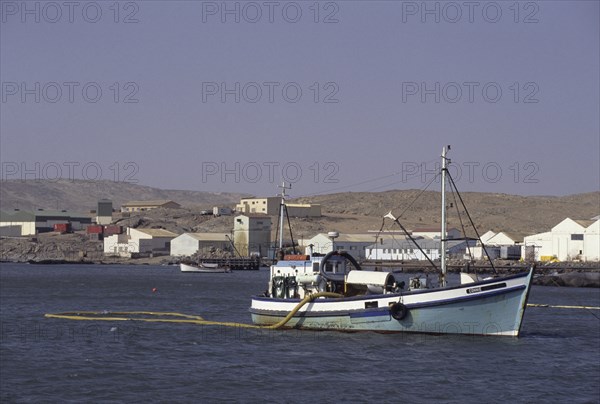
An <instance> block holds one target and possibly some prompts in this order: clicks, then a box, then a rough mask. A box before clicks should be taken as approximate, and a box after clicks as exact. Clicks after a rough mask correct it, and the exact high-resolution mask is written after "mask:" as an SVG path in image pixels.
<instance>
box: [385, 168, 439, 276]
mask: <svg viewBox="0 0 600 404" xmlns="http://www.w3.org/2000/svg"><path fill="white" fill-rule="evenodd" d="M439 175H440V173H437V174H436V175H434V176H433V178H431V180H430V181H429V182H428V183H427V184H425V186H424V187H423V188H421V190H420V191H419V193H418V194H417V196H415V197H414V198H413V200H412V202H411V203H409V204H408V206H407V207H406V208H405V209H404V210H403V211H402V213H400V215H399V216H398V217H402V215H404V213H406V211H407V210H408V209H410V208H411V206H412V205H413V204H414V203H415V202H416V201H417V199H419V198H420V197H421V195H422V194H423V193H424V192H425V191H426V190H427V188H429V186H430V185H431V184H432V183H433V181H435V180H436V179H437V178H438V176H439ZM399 208H400V207H399V206H398V207H397V208H395V209H399ZM392 211H393V210H392ZM390 212H391V211H390ZM395 222H396V223H398V225H399V226H400V228H401V229H402V231H404V234H405V235H406V236H408V237H409V238H410V239H411V240H412V242H413V243H415V245H416V246H417V247H418V248H419V250H421V252H422V253H423V255H424V256H425V258H427V260H428V261H429V262H430V263H431V265H433V267H434V268H435V269H437V267H436V266H435V264H434V263H433V262H432V261H431V260H430V259H429V256H428V255H427V254H425V252H424V251H423V250H422V249H421V247H420V246H419V245H418V244H417V243H416V242H415V241H414V239H413V238H412V236H411V235H410V234H408V231H407V230H406V229H405V228H404V226H402V224H401V223H400V221H399V220H398V219H396V220H395ZM384 226H385V216H384V218H383V222H382V223H381V227H380V229H379V231H378V232H377V234H376V237H379V235H380V234H381V232H382V231H383V227H384Z"/></svg>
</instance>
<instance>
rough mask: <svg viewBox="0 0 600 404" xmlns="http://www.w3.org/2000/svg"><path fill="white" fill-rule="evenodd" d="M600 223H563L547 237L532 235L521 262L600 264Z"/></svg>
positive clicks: (597, 221)
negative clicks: (591, 262) (576, 261)
mask: <svg viewBox="0 0 600 404" xmlns="http://www.w3.org/2000/svg"><path fill="white" fill-rule="evenodd" d="M599 233H600V219H598V218H594V220H573V219H570V218H566V219H564V220H563V221H562V222H560V223H559V224H557V225H556V226H554V227H553V228H552V230H551V231H549V232H545V233H538V234H533V235H531V236H527V237H525V239H524V241H523V249H522V258H523V259H526V260H527V259H528V258H530V257H531V258H533V259H535V260H536V261H549V260H552V259H557V260H559V261H571V260H581V261H598V260H600V251H599V250H600V234H599Z"/></svg>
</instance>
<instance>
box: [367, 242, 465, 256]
mask: <svg viewBox="0 0 600 404" xmlns="http://www.w3.org/2000/svg"><path fill="white" fill-rule="evenodd" d="M415 242H416V243H417V244H418V245H419V247H421V249H422V250H423V251H424V252H425V254H427V257H429V259H430V260H437V259H440V249H441V244H442V241H441V240H440V239H439V238H436V239H430V238H419V239H415ZM467 245H469V246H470V247H472V246H474V245H475V241H473V240H448V241H447V243H446V252H447V254H448V257H455V258H461V259H462V258H463V255H464V254H465V252H466V250H467ZM419 247H417V246H416V245H415V243H413V242H412V241H411V240H409V239H393V240H392V239H390V240H384V241H383V243H377V244H372V245H370V246H368V247H367V249H366V254H367V257H368V258H369V259H370V260H375V261H412V260H417V261H426V260H427V257H426V256H425V254H423V252H422V251H421V250H420V249H419Z"/></svg>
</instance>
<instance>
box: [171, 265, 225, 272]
mask: <svg viewBox="0 0 600 404" xmlns="http://www.w3.org/2000/svg"><path fill="white" fill-rule="evenodd" d="M179 266H180V268H181V272H189V273H196V272H197V273H209V274H217V273H227V272H231V270H230V269H229V268H223V267H212V266H211V267H203V266H196V265H189V264H183V263H182V264H179Z"/></svg>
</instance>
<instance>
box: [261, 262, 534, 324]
mask: <svg viewBox="0 0 600 404" xmlns="http://www.w3.org/2000/svg"><path fill="white" fill-rule="evenodd" d="M532 276H533V270H530V271H529V272H528V273H523V274H518V275H514V276H509V277H505V278H496V279H491V280H486V281H482V282H475V283H470V284H464V285H460V286H455V287H447V288H442V289H427V290H419V291H413V292H405V293H394V294H381V295H364V296H357V297H347V298H338V299H336V298H320V299H317V300H315V301H313V302H311V303H309V304H307V305H306V306H304V307H302V308H301V309H300V310H299V311H298V313H297V314H296V315H295V316H294V317H292V319H291V320H290V321H289V322H288V323H287V324H286V327H293V328H303V329H327V330H343V331H379V332H416V333H434V334H469V335H507V336H518V335H519V332H520V329H521V323H522V319H523V314H524V311H525V307H526V305H527V297H528V294H529V290H530V287H531V279H532ZM298 302H299V299H276V298H270V297H259V296H255V297H253V298H252V306H251V308H250V312H251V314H252V321H253V322H254V323H255V324H259V325H270V324H275V323H277V322H279V321H280V320H282V319H283V318H284V317H285V316H286V315H287V314H288V313H289V312H290V311H291V310H292V309H293V308H294V307H295V306H296V305H297V304H298ZM397 303H401V304H402V305H404V306H405V308H406V314H405V315H404V316H403V318H402V319H399V320H398V319H396V318H394V317H393V316H392V311H391V310H390V308H391V305H394V304H397Z"/></svg>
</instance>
